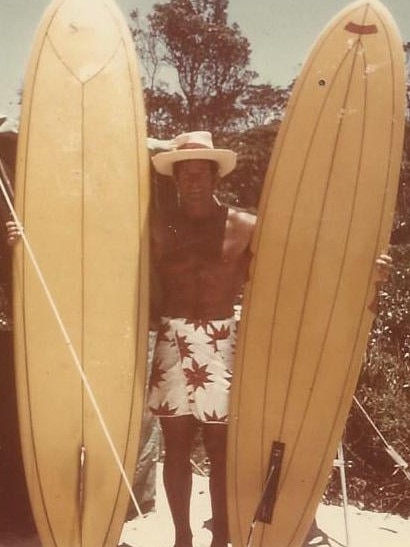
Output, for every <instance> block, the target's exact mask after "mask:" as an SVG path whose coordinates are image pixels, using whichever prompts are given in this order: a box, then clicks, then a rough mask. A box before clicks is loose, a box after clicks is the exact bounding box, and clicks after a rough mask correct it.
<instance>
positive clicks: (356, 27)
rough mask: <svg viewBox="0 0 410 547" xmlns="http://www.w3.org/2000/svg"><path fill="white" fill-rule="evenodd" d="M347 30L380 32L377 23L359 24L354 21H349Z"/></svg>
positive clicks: (364, 32)
mask: <svg viewBox="0 0 410 547" xmlns="http://www.w3.org/2000/svg"><path fill="white" fill-rule="evenodd" d="M345 30H347V31H348V32H352V33H353V34H377V33H378V32H379V31H378V29H377V26H376V25H358V24H357V23H353V21H350V22H349V23H347V25H346V26H345Z"/></svg>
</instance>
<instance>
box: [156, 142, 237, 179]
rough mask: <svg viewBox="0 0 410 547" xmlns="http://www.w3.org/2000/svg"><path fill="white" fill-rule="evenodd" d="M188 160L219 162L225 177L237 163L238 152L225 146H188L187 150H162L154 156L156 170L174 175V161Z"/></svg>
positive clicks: (222, 174)
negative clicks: (224, 147) (210, 147)
mask: <svg viewBox="0 0 410 547" xmlns="http://www.w3.org/2000/svg"><path fill="white" fill-rule="evenodd" d="M186 160H209V161H215V162H216V163H217V164H218V173H219V176H220V177H224V176H225V175H227V174H228V173H230V172H231V171H233V169H235V165H236V153H235V152H233V151H232V150H225V149H223V148H212V149H209V148H187V149H185V150H172V151H171V152H160V153H159V154H156V155H155V156H153V158H152V162H153V164H154V167H155V170H156V171H158V173H160V174H161V175H167V176H169V177H172V175H173V174H174V163H177V162H178V161H186Z"/></svg>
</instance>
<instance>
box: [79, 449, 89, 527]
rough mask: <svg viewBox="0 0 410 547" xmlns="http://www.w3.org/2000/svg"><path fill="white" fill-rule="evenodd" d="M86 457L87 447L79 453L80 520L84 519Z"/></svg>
mask: <svg viewBox="0 0 410 547" xmlns="http://www.w3.org/2000/svg"><path fill="white" fill-rule="evenodd" d="M86 457H87V452H86V448H85V446H81V447H80V451H79V462H78V463H79V475H78V507H79V513H80V520H81V521H82V519H83V513H84V495H85V492H84V485H85V470H86Z"/></svg>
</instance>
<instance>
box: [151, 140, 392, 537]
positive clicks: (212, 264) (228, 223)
mask: <svg viewBox="0 0 410 547" xmlns="http://www.w3.org/2000/svg"><path fill="white" fill-rule="evenodd" d="M174 147H175V148H174V150H173V151H171V152H162V153H159V154H157V155H156V156H154V157H153V163H154V167H155V169H156V170H157V172H158V173H160V174H162V175H168V176H173V177H174V179H175V183H176V189H177V193H178V205H179V206H178V207H177V209H176V211H174V212H173V213H168V214H165V215H162V216H159V217H158V216H157V217H155V218H154V221H153V225H152V254H153V262H154V282H153V284H152V286H153V288H154V292H155V294H153V298H154V299H155V300H156V302H155V306H154V308H155V309H156V310H157V311H158V312H159V315H160V327H159V333H158V340H157V347H156V351H155V355H154V364H153V373H152V376H151V383H150V400H149V404H150V408H151V410H152V412H153V413H154V414H156V415H157V416H159V417H160V422H161V427H162V430H163V434H164V441H165V461H164V485H165V489H166V493H167V497H168V501H169V505H170V509H171V514H172V518H173V521H174V525H175V546H176V547H192V532H191V529H190V525H189V507H190V495H191V466H190V453H191V449H192V444H193V440H194V436H195V433H196V430H197V427H198V425H199V424H201V425H202V430H203V440H204V444H205V448H206V450H207V453H208V457H209V460H210V463H211V470H210V495H211V507H212V528H213V541H212V544H211V547H226V545H227V542H228V527H227V510H226V491H225V479H226V477H225V465H226V435H227V418H228V398H229V389H230V385H231V377H232V372H233V371H232V361H233V355H234V347H235V340H236V322H235V319H234V304H235V302H236V299H237V297H238V295H239V294H240V292H241V290H242V286H243V284H244V282H245V281H246V280H247V277H248V267H249V263H250V260H251V252H250V241H251V237H252V234H253V229H254V225H255V217H254V216H253V215H250V214H248V213H244V212H238V211H236V210H234V209H232V208H228V207H224V206H221V205H220V204H219V203H218V202H217V200H216V198H215V196H214V191H215V189H216V186H217V183H218V179H219V177H222V176H225V175H226V174H228V173H229V172H230V171H231V170H232V169H234V167H235V163H236V158H235V154H234V153H233V152H231V151H229V150H221V149H214V148H213V144H212V138H211V135H210V133H207V132H200V131H196V132H191V133H185V134H182V135H179V136H178V137H176V139H175V141H174ZM390 266H391V259H390V257H388V256H386V255H382V256H381V257H380V258H379V259H378V261H377V271H378V278H379V280H380V281H384V280H386V279H387V277H388V275H389V271H390ZM375 305H376V300H375V301H374V302H372V304H371V306H372V308H373V311H375ZM317 530H318V529H317V527H316V525H315V524H314V525H313V526H312V533H311V534H310V535H309V537H308V538H307V540H306V541H307V542H309V543H310V541H311V540H313V541H314V540H315V538H316V537H317V536H318V535H322V536H323V533H322V532H320V534H319V533H316V532H317Z"/></svg>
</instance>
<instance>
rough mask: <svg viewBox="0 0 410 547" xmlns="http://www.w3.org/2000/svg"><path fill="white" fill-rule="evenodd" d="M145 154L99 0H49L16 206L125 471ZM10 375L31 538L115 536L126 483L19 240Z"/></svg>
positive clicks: (143, 279) (106, 8)
mask: <svg viewBox="0 0 410 547" xmlns="http://www.w3.org/2000/svg"><path fill="white" fill-rule="evenodd" d="M148 187H149V160H148V155H147V149H146V134H145V115H144V107H143V99H142V92H141V84H140V78H139V72H138V68H137V63H136V58H135V49H134V46H133V42H132V39H131V37H130V34H129V31H128V28H127V24H126V22H125V20H124V19H123V16H122V14H121V12H120V11H119V9H118V8H117V7H116V6H115V5H114V3H113V2H112V1H111V0H87V1H84V0H54V2H52V3H51V5H50V7H49V8H48V10H47V11H46V13H45V14H44V16H43V18H42V21H41V23H40V26H39V29H38V32H37V36H36V40H35V43H34V46H33V50H32V54H31V59H30V62H29V67H28V72H27V75H26V80H25V85H24V96H23V107H22V117H21V129H20V137H19V145H18V159H17V181H16V209H17V213H18V215H19V217H20V219H21V220H22V224H23V226H24V231H25V235H26V237H27V240H28V242H29V244H30V246H31V248H32V252H33V255H34V257H35V260H36V261H37V263H38V265H39V268H40V270H41V273H42V275H43V277H44V280H45V283H46V286H47V288H48V289H49V291H50V293H51V296H52V299H53V301H54V303H55V306H56V308H57V313H58V314H59V315H60V318H61V321H62V323H63V325H64V326H65V328H66V329H67V332H68V335H69V338H70V340H71V342H72V347H73V348H74V350H75V353H76V354H77V356H78V358H79V361H80V363H81V367H82V370H83V372H84V374H85V376H86V378H87V379H88V381H89V384H90V387H91V389H92V391H93V393H94V395H95V398H96V401H97V404H98V406H99V408H100V411H101V414H102V417H103V420H104V421H105V423H106V426H107V428H108V431H109V434H110V435H111V437H112V441H113V444H114V446H115V448H116V450H117V452H118V455H119V458H120V461H121V462H122V464H123V466H124V468H125V471H126V473H127V476H128V477H129V478H130V479H132V476H133V471H134V467H135V463H136V457H137V450H138V438H139V428H140V419H141V412H142V401H143V390H144V375H145V374H144V372H145V359H146V350H147V332H148V328H147V315H148V304H147V293H148V267H147V266H148V256H147V255H148V249H147V243H148V241H147V210H148ZM14 287H15V289H14V290H15V337H16V344H15V349H16V367H17V368H16V373H17V384H18V386H17V389H18V404H19V416H20V426H21V439H22V444H23V456H24V465H25V472H26V479H27V483H28V489H29V494H30V499H31V504H32V508H33V512H34V516H35V521H36V524H37V527H38V531H39V535H40V538H41V541H42V544H43V546H44V547H48V546H53V547H54V546H56V547H57V546H58V547H77V546H78V547H80V546H81V547H96V546H98V547H100V546H107V547H108V546H114V545H117V543H118V538H119V536H120V533H121V528H122V524H123V521H124V518H125V514H126V510H127V506H128V500H129V494H128V491H127V488H126V486H125V484H124V481H123V479H122V477H121V474H120V471H119V467H118V466H117V465H116V462H115V459H114V456H113V452H112V450H111V449H110V447H109V444H108V442H107V439H106V436H105V435H104V433H103V429H102V426H101V422H100V419H99V418H98V417H97V414H96V412H95V409H94V407H93V406H92V405H91V403H90V397H89V396H88V394H87V391H86V390H85V389H84V384H83V382H82V380H81V377H80V374H79V372H78V370H77V369H76V367H75V364H74V362H73V361H74V358H73V356H72V354H71V353H70V351H69V344H68V343H67V342H66V341H65V339H64V338H63V335H62V332H61V330H60V327H59V325H58V323H57V320H56V317H55V315H54V314H53V312H52V310H51V306H50V303H49V301H48V300H47V298H46V296H45V292H44V290H43V287H42V285H41V284H40V281H39V275H38V274H37V272H36V271H35V269H34V267H33V260H32V259H31V257H30V256H29V253H28V252H27V250H26V246H25V245H23V243H22V242H20V243H19V245H18V248H16V256H15V268H14Z"/></svg>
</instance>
